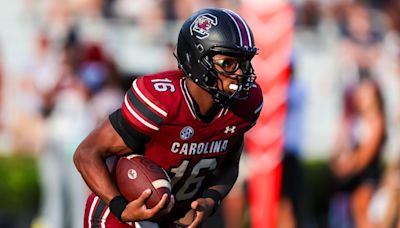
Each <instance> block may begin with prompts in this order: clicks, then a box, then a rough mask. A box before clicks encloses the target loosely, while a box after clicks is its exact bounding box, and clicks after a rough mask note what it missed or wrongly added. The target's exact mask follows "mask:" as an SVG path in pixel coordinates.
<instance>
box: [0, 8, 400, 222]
mask: <svg viewBox="0 0 400 228" xmlns="http://www.w3.org/2000/svg"><path fill="white" fill-rule="evenodd" d="M210 6H216V7H224V8H229V9H232V10H234V11H237V12H238V13H239V14H241V15H242V16H243V17H244V18H245V19H246V20H247V21H248V22H249V24H250V26H251V27H252V29H253V33H254V35H255V42H256V45H258V46H259V47H260V54H259V56H256V57H255V59H254V67H255V71H256V73H258V79H257V80H259V82H260V84H261V86H262V87H263V86H266V87H263V91H264V110H263V112H267V114H265V118H266V119H268V117H271V116H275V117H276V116H280V117H282V118H278V119H274V121H273V122H274V123H278V124H275V125H274V126H272V127H271V126H270V125H269V124H268V121H267V120H265V119H263V118H260V121H259V122H261V123H259V125H260V126H261V127H262V126H266V129H267V133H265V134H264V135H263V137H266V140H264V141H268V140H271V141H273V142H275V141H276V139H274V138H273V137H271V135H274V136H275V135H276V136H277V138H279V139H281V140H280V141H279V142H280V143H278V144H277V145H278V147H276V148H277V149H276V148H275V149H276V150H275V152H273V153H270V154H274V156H267V157H266V158H264V157H263V159H257V160H258V163H255V161H254V160H256V159H252V158H254V156H252V154H258V153H257V152H252V151H254V150H256V149H254V148H258V147H257V145H254V144H255V143H254V141H256V142H257V140H253V141H252V137H253V135H251V134H250V136H249V137H248V140H249V141H248V142H249V143H248V145H249V146H248V147H246V151H245V154H244V155H243V162H242V164H241V165H242V168H241V171H240V177H239V181H238V183H237V185H236V186H235V188H234V189H233V190H232V194H231V195H230V197H228V199H227V200H226V202H224V205H225V206H224V205H223V207H222V209H221V210H219V212H218V213H217V214H216V216H214V218H213V219H212V221H211V223H210V224H211V225H210V227H214V226H215V225H216V224H218V225H219V226H220V225H224V226H225V227H228V228H230V227H263V226H258V225H255V224H256V223H255V222H254V221H251V220H252V219H256V217H253V216H252V215H251V214H252V213H257V211H256V210H257V209H254V208H253V209H251V208H252V207H251V200H250V201H249V200H248V197H249V194H253V193H252V191H248V189H249V186H251V184H250V185H249V183H248V181H247V180H248V178H249V177H251V176H252V175H255V174H254V172H257V170H258V171H259V169H257V168H255V169H256V171H254V172H253V171H252V170H254V167H258V166H267V167H271V168H270V169H268V170H273V169H275V168H276V167H280V169H279V171H278V174H277V177H278V179H279V181H277V182H275V183H277V186H275V187H273V188H275V189H277V191H279V193H280V194H279V195H278V196H277V199H276V203H277V206H276V211H277V213H272V215H273V219H274V220H275V222H274V223H268V224H274V225H273V226H275V227H396V226H397V227H400V222H399V217H400V36H399V35H400V13H399V12H400V1H399V0H330V1H328V0H293V1H285V0H246V1H244V0H242V1H241V0H63V1H61V0H14V1H7V2H5V1H3V4H1V7H0V28H1V29H0V180H1V181H0V227H1V228H3V227H4V228H13V227H15V228H25V227H32V228H55V227H63V228H67V227H72V228H78V227H82V220H83V219H82V218H83V210H84V206H85V201H86V197H87V195H88V192H89V190H88V189H87V187H86V186H85V183H84V182H83V181H82V179H81V178H80V176H79V174H78V173H77V171H76V170H75V169H74V166H73V163H72V154H73V153H74V150H75V148H76V147H77V145H78V144H79V142H80V141H81V140H82V139H83V138H84V137H85V136H86V135H87V134H88V132H90V130H91V129H93V128H94V127H95V126H96V124H97V123H98V122H99V121H100V120H101V119H103V118H105V117H107V115H108V114H109V113H110V112H112V111H113V110H114V109H116V108H119V107H120V105H121V103H122V98H123V95H124V93H125V91H126V90H127V89H128V88H129V87H130V85H131V82H132V80H133V79H134V78H135V77H137V76H140V75H145V74H150V73H155V72H158V71H162V70H169V69H175V68H176V67H177V64H176V60H175V58H174V56H173V54H172V53H173V50H174V48H175V43H176V40H177V36H178V32H179V29H180V26H181V25H182V23H183V21H184V20H185V19H186V18H187V17H188V16H189V15H191V14H192V12H193V11H195V10H197V9H200V8H202V7H210ZM263 47H266V48H264V49H263ZM279 47H282V49H279ZM279 66H282V69H284V70H285V74H280V73H279V72H278V71H280V70H281V69H280V68H279ZM275 77H276V78H280V79H281V81H282V84H280V83H279V82H277V81H274V78H275ZM267 79H268V80H267ZM281 105H283V106H282V107H283V112H282V113H281V114H276V113H275V112H274V110H275V109H274V107H275V108H276V107H281ZM276 110H280V109H276ZM271 113H272V114H271ZM274 113H275V114H274ZM275 120H276V121H275ZM254 135H255V136H254V137H255V138H257V137H259V136H257V135H256V134H254ZM267 135H269V136H267ZM254 137H253V139H255V138H254ZM267 138H268V139H267ZM257 139H260V138H257ZM274 140H275V141H274ZM261 141H263V139H261V140H258V143H261ZM268 153H269V152H268V151H266V154H268ZM275 155H276V156H275ZM256 158H258V157H256ZM260 161H261V162H262V163H261V164H260ZM271 161H276V162H271ZM263 162H265V163H263ZM268 170H263V172H268ZM265 186H266V187H267V188H272V187H271V186H267V185H265ZM260 194H263V193H260ZM266 194H268V193H266ZM271 207H273V205H272V206H271ZM258 212H259V211H258ZM268 214H269V215H270V214H271V213H268ZM261 216H262V214H261ZM226 218H230V219H226ZM252 224H253V225H252ZM264 227H269V226H264Z"/></svg>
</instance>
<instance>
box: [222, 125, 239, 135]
mask: <svg viewBox="0 0 400 228" xmlns="http://www.w3.org/2000/svg"><path fill="white" fill-rule="evenodd" d="M235 129H236V126H232V127H231V126H227V127H226V128H225V131H224V133H225V134H228V133H232V134H233V133H235Z"/></svg>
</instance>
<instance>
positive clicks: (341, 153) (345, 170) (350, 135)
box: [330, 76, 386, 227]
mask: <svg viewBox="0 0 400 228" xmlns="http://www.w3.org/2000/svg"><path fill="white" fill-rule="evenodd" d="M361 78H362V79H361V80H360V82H359V83H356V84H354V85H353V86H352V87H350V88H349V89H348V90H347V91H346V93H345V107H344V113H343V119H342V124H341V129H340V131H339V136H338V142H337V148H336V150H335V151H334V154H333V156H332V158H331V161H330V168H331V170H332V173H333V176H334V180H335V185H336V188H335V189H336V190H337V191H336V192H335V195H334V196H335V197H334V198H333V200H332V208H331V209H332V211H331V212H332V213H331V216H332V217H331V221H330V222H331V225H332V227H343V225H344V224H347V225H351V224H353V226H354V227H370V225H371V221H370V218H368V214H367V209H368V205H369V203H370V200H371V197H372V195H373V193H374V191H375V189H376V187H377V185H378V182H379V178H380V175H381V172H382V170H381V157H382V150H383V146H384V144H385V140H386V125H385V113H384V105H383V98H382V95H381V92H380V89H379V87H378V85H377V84H376V82H375V81H373V80H372V79H371V78H369V77H368V76H364V77H361ZM340 196H345V198H343V197H340ZM347 197H348V198H347ZM341 199H345V200H341ZM346 199H348V200H346ZM340 208H342V209H340ZM346 208H347V209H348V210H347V209H346ZM343 210H344V211H343ZM346 211H348V212H349V213H350V214H347V212H346ZM341 212H343V213H344V214H342V215H343V216H345V218H343V217H341ZM348 215H350V216H351V218H347V217H346V216H348Z"/></svg>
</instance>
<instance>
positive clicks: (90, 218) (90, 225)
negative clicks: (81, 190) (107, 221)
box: [88, 196, 99, 227]
mask: <svg viewBox="0 0 400 228" xmlns="http://www.w3.org/2000/svg"><path fill="white" fill-rule="evenodd" d="M97 201H99V197H98V196H95V197H94V199H93V202H92V205H91V206H90V210H89V216H88V224H89V227H92V216H93V210H94V207H95V206H96V204H97Z"/></svg>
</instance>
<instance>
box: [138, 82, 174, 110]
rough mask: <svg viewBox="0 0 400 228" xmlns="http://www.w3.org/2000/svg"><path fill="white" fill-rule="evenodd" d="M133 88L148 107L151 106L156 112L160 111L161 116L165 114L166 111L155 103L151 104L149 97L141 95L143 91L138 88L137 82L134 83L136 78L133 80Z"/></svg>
mask: <svg viewBox="0 0 400 228" xmlns="http://www.w3.org/2000/svg"><path fill="white" fill-rule="evenodd" d="M133 89H134V90H135V91H136V93H137V94H138V95H139V97H140V98H142V100H143V101H144V102H146V104H147V105H148V106H150V107H152V108H153V109H154V110H156V111H157V112H158V113H160V114H161V115H163V116H165V117H166V116H167V115H168V113H167V112H166V111H164V110H162V109H161V108H159V107H158V106H157V105H155V104H153V102H151V101H150V100H149V99H147V97H145V96H144V95H143V93H142V92H141V91H140V90H139V88H138V86H137V84H136V80H135V81H133Z"/></svg>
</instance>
